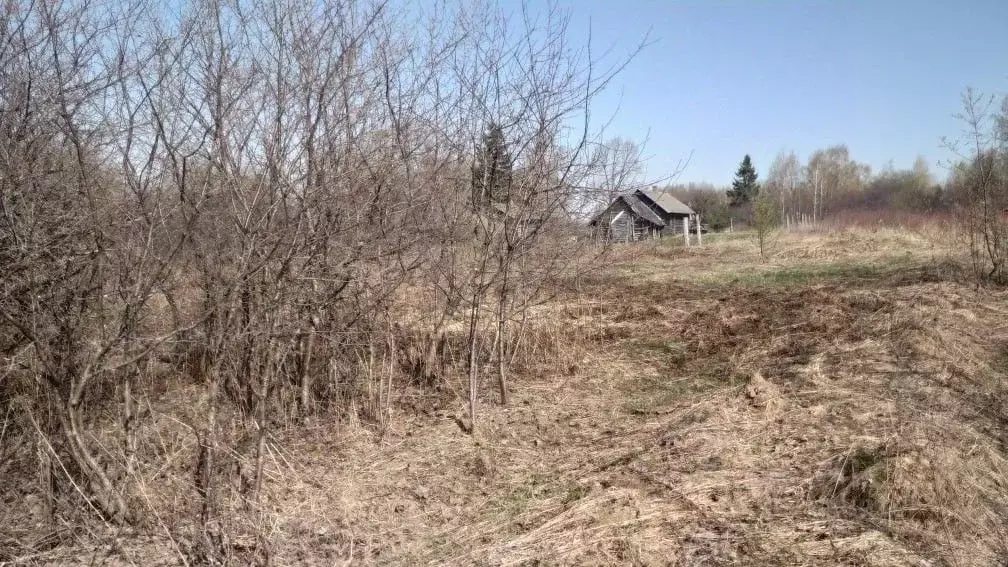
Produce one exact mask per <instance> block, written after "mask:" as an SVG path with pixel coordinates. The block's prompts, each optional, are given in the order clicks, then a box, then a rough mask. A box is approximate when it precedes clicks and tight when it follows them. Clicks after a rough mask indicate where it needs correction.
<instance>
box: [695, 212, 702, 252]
mask: <svg viewBox="0 0 1008 567" xmlns="http://www.w3.org/2000/svg"><path fill="white" fill-rule="evenodd" d="M701 224H702V222H701V220H700V215H699V214H697V216H696V243H697V246H703V232H701V231H700V225H701Z"/></svg>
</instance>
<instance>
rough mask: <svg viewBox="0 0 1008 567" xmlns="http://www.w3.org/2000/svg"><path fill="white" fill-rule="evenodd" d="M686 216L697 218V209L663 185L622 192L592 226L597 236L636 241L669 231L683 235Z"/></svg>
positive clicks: (655, 236) (591, 222)
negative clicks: (656, 187)
mask: <svg viewBox="0 0 1008 567" xmlns="http://www.w3.org/2000/svg"><path fill="white" fill-rule="evenodd" d="M683 219H689V221H690V225H691V226H693V222H694V221H695V219H696V213H694V212H693V209H691V208H689V207H687V206H686V205H685V204H684V203H683V202H682V201H680V200H679V199H676V198H675V197H673V196H672V194H671V193H669V192H667V191H663V190H661V189H638V190H636V191H634V192H632V193H627V194H625V195H620V196H619V197H617V198H616V199H615V200H613V202H612V203H610V204H609V206H608V207H606V208H605V210H603V211H602V212H600V213H599V214H597V215H595V216H594V217H593V218H592V219H591V221H589V223H588V224H589V226H591V228H592V229H593V231H594V232H595V234H596V236H597V237H598V238H600V239H603V240H611V241H614V242H635V241H638V240H646V239H649V238H660V237H662V236H665V235H673V234H674V235H682V233H683Z"/></svg>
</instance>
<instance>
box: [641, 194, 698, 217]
mask: <svg viewBox="0 0 1008 567" xmlns="http://www.w3.org/2000/svg"><path fill="white" fill-rule="evenodd" d="M637 192H638V193H642V194H643V195H644V196H645V197H647V198H648V199H650V200H651V201H652V202H653V203H654V204H656V205H658V206H659V207H661V209H662V210H664V211H665V212H666V213H669V214H677V215H692V214H694V213H693V209H691V208H689V207H687V206H686V205H685V204H684V203H683V202H682V201H680V200H679V199H676V198H675V197H673V196H672V194H671V193H669V192H668V191H663V190H661V189H641V190H639V191H637Z"/></svg>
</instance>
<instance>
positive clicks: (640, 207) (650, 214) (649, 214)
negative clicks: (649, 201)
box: [620, 193, 665, 226]
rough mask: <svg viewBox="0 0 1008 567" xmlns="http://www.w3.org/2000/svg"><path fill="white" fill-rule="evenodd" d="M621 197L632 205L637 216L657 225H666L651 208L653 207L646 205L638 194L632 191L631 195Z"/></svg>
mask: <svg viewBox="0 0 1008 567" xmlns="http://www.w3.org/2000/svg"><path fill="white" fill-rule="evenodd" d="M620 199H623V201H624V202H625V203H626V204H627V205H629V206H630V210H632V211H633V212H634V213H635V214H636V215H637V216H639V217H641V218H642V219H644V220H646V221H648V222H649V223H651V224H653V225H655V226H665V221H663V220H662V219H661V217H659V216H658V215H656V214H655V212H654V211H652V210H651V207H648V206H647V205H645V204H644V203H643V202H642V201H641V200H640V198H639V197H638V196H637V195H636V194H633V193H631V194H630V195H622V196H620Z"/></svg>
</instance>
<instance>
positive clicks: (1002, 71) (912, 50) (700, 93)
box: [504, 0, 1008, 184]
mask: <svg viewBox="0 0 1008 567" xmlns="http://www.w3.org/2000/svg"><path fill="white" fill-rule="evenodd" d="M558 2H559V5H560V7H562V8H565V9H569V10H570V11H571V14H572V18H573V20H572V29H571V30H570V31H571V32H573V33H576V34H583V33H585V32H586V31H587V30H588V29H589V27H590V29H591V30H592V34H593V35H592V37H593V41H592V43H593V45H594V48H595V49H596V50H601V49H602V48H604V47H613V46H614V47H615V49H616V51H617V52H618V53H620V52H622V53H626V51H628V50H630V49H631V48H632V47H633V45H634V44H635V43H636V42H637V41H639V40H640V38H642V37H644V36H645V34H648V33H650V35H651V39H652V43H651V45H650V46H649V47H647V48H646V49H645V50H644V52H642V53H641V54H640V55H639V56H638V57H637V58H636V59H635V60H634V61H633V62H632V63H631V64H630V66H629V67H628V68H627V69H626V71H625V72H624V74H623V75H621V77H620V78H619V80H617V81H616V83H615V84H614V86H613V88H612V89H610V91H609V92H607V93H605V95H604V96H603V97H602V98H601V99H600V100H599V101H598V105H597V107H596V111H597V114H596V116H602V115H612V113H613V111H615V110H616V107H617V105H619V111H618V114H617V115H616V118H615V120H614V122H613V123H612V124H611V126H610V127H609V129H608V131H607V134H608V135H609V136H623V137H628V138H635V139H643V138H645V137H647V138H648V142H647V145H646V151H645V154H646V155H647V156H648V160H647V166H646V167H647V174H648V176H650V177H661V176H664V175H667V174H668V173H670V172H671V170H672V169H673V167H674V165H675V163H676V162H677V161H679V160H680V159H682V158H684V157H685V156H687V155H689V153H690V152H691V151H692V152H693V159H692V162H691V163H690V164H689V166H688V168H687V169H686V170H685V171H684V172H683V173H682V175H681V176H680V177H679V181H683V182H686V181H709V182H713V183H717V184H727V183H729V182H730V179H731V176H732V173H733V171H734V169H735V167H736V166H737V164H738V162H739V160H740V159H741V158H742V155H743V154H745V153H750V154H751V155H752V156H753V159H754V161H755V163H756V166H757V169H758V170H759V172H760V174H761V178H762V177H763V176H765V174H766V170H767V168H768V167H769V165H770V162H771V160H772V159H773V157H774V155H776V154H777V152H778V151H780V150H794V151H795V152H797V153H798V155H799V157H800V158H801V159H802V161H804V160H805V159H806V158H807V157H808V155H809V154H810V153H812V152H813V151H814V150H816V149H818V148H823V147H826V146H828V145H831V144H839V143H845V144H847V145H848V147H849V148H850V151H851V154H852V156H853V157H854V159H857V160H858V161H861V162H866V163H869V164H870V165H871V166H872V168H873V170H878V169H879V168H881V167H883V166H884V165H885V164H886V163H887V162H889V161H890V160H893V164H894V165H895V166H896V167H897V168H905V167H910V166H911V165H912V163H913V161H914V159H915V157H916V156H917V155H923V156H925V158H927V160H928V162H929V164H930V165H931V167H932V172H933V173H935V174H936V175H938V176H939V177H942V178H943V177H944V176H945V171H944V170H942V169H941V168H939V167H938V166H937V165H936V162H938V161H939V160H943V159H947V158H948V157H949V154H948V152H946V151H944V150H942V149H941V137H942V136H950V137H954V136H956V135H957V134H959V133H960V131H961V129H962V126H961V124H960V123H959V122H958V121H957V120H956V119H955V118H954V114H955V113H956V112H957V111H958V109H959V108H960V94H961V92H962V91H963V89H965V88H966V87H967V86H972V87H974V88H977V89H979V90H981V91H984V92H988V93H991V94H1004V93H1006V92H1008V0H984V1H981V0H973V1H962V2H957V1H951V0H948V1H939V0H916V1H911V0H901V1H895V0H892V1H889V0H878V1H869V0H860V1H840V0H836V1H830V2H827V1H809V2H800V1H797V0H795V1H788V2H785V1H775V2H771V1H757V0H751V1H743V0H736V1H731V2H716V1H700V0H693V1H688V2H687V1H675V0H666V1H663V0H650V1H648V0H621V1H608V0H558ZM508 4H509V3H508V2H506V1H505V2H504V7H505V9H507V7H508Z"/></svg>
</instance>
